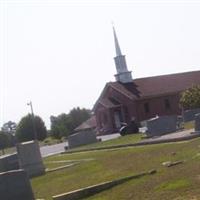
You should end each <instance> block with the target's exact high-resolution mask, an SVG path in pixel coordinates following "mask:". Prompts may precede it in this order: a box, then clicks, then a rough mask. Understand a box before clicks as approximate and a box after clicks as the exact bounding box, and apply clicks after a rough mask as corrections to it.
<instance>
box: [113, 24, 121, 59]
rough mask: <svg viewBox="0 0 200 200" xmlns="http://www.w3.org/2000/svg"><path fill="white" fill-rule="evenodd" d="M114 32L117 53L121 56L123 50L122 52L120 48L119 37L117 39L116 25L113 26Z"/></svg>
mask: <svg viewBox="0 0 200 200" xmlns="http://www.w3.org/2000/svg"><path fill="white" fill-rule="evenodd" d="M113 34H114V40H115V50H116V55H117V56H121V55H122V52H121V49H120V46H119V42H118V39H117V35H116V31H115V27H114V26H113Z"/></svg>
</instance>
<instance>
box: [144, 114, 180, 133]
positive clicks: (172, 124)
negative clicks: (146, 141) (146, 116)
mask: <svg viewBox="0 0 200 200" xmlns="http://www.w3.org/2000/svg"><path fill="white" fill-rule="evenodd" d="M176 125H177V117H176V116H174V115H173V116H160V117H155V118H152V119H150V120H148V121H147V132H146V133H147V135H150V136H160V135H164V134H167V133H172V132H175V131H176Z"/></svg>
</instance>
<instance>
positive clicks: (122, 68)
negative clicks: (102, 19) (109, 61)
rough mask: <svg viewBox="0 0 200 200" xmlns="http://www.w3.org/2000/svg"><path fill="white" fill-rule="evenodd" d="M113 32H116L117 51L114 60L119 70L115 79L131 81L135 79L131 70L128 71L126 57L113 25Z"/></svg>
mask: <svg viewBox="0 0 200 200" xmlns="http://www.w3.org/2000/svg"><path fill="white" fill-rule="evenodd" d="M113 34H114V42H115V51H116V57H114V60H115V66H116V70H117V74H116V75H115V79H116V81H119V82H121V83H130V82H132V81H133V79H132V75H131V71H128V69H127V65H126V59H125V56H124V55H122V53H121V49H120V46H119V42H118V39H117V34H116V31H115V28H114V26H113Z"/></svg>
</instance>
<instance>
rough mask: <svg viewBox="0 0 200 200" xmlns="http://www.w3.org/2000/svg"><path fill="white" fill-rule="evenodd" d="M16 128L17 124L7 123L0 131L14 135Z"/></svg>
mask: <svg viewBox="0 0 200 200" xmlns="http://www.w3.org/2000/svg"><path fill="white" fill-rule="evenodd" d="M16 127H17V124H16V123H15V122H12V121H8V122H6V123H5V124H3V126H2V128H1V129H2V131H3V132H4V133H10V134H12V135H14V134H15V131H16Z"/></svg>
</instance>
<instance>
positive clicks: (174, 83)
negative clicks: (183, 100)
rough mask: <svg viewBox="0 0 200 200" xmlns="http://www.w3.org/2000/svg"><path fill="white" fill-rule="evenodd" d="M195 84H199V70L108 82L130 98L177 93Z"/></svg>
mask: <svg viewBox="0 0 200 200" xmlns="http://www.w3.org/2000/svg"><path fill="white" fill-rule="evenodd" d="M197 84H200V71H192V72H183V73H176V74H169V75H161V76H152V77H146V78H138V79H134V80H133V82H131V83H120V82H110V83H109V85H110V86H111V87H113V88H114V89H116V90H118V91H119V92H121V93H123V94H125V95H127V96H128V97H129V98H131V99H140V98H149V97H154V96H161V95H165V94H171V93H177V92H181V91H183V90H185V89H187V88H189V87H191V86H192V85H197Z"/></svg>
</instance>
